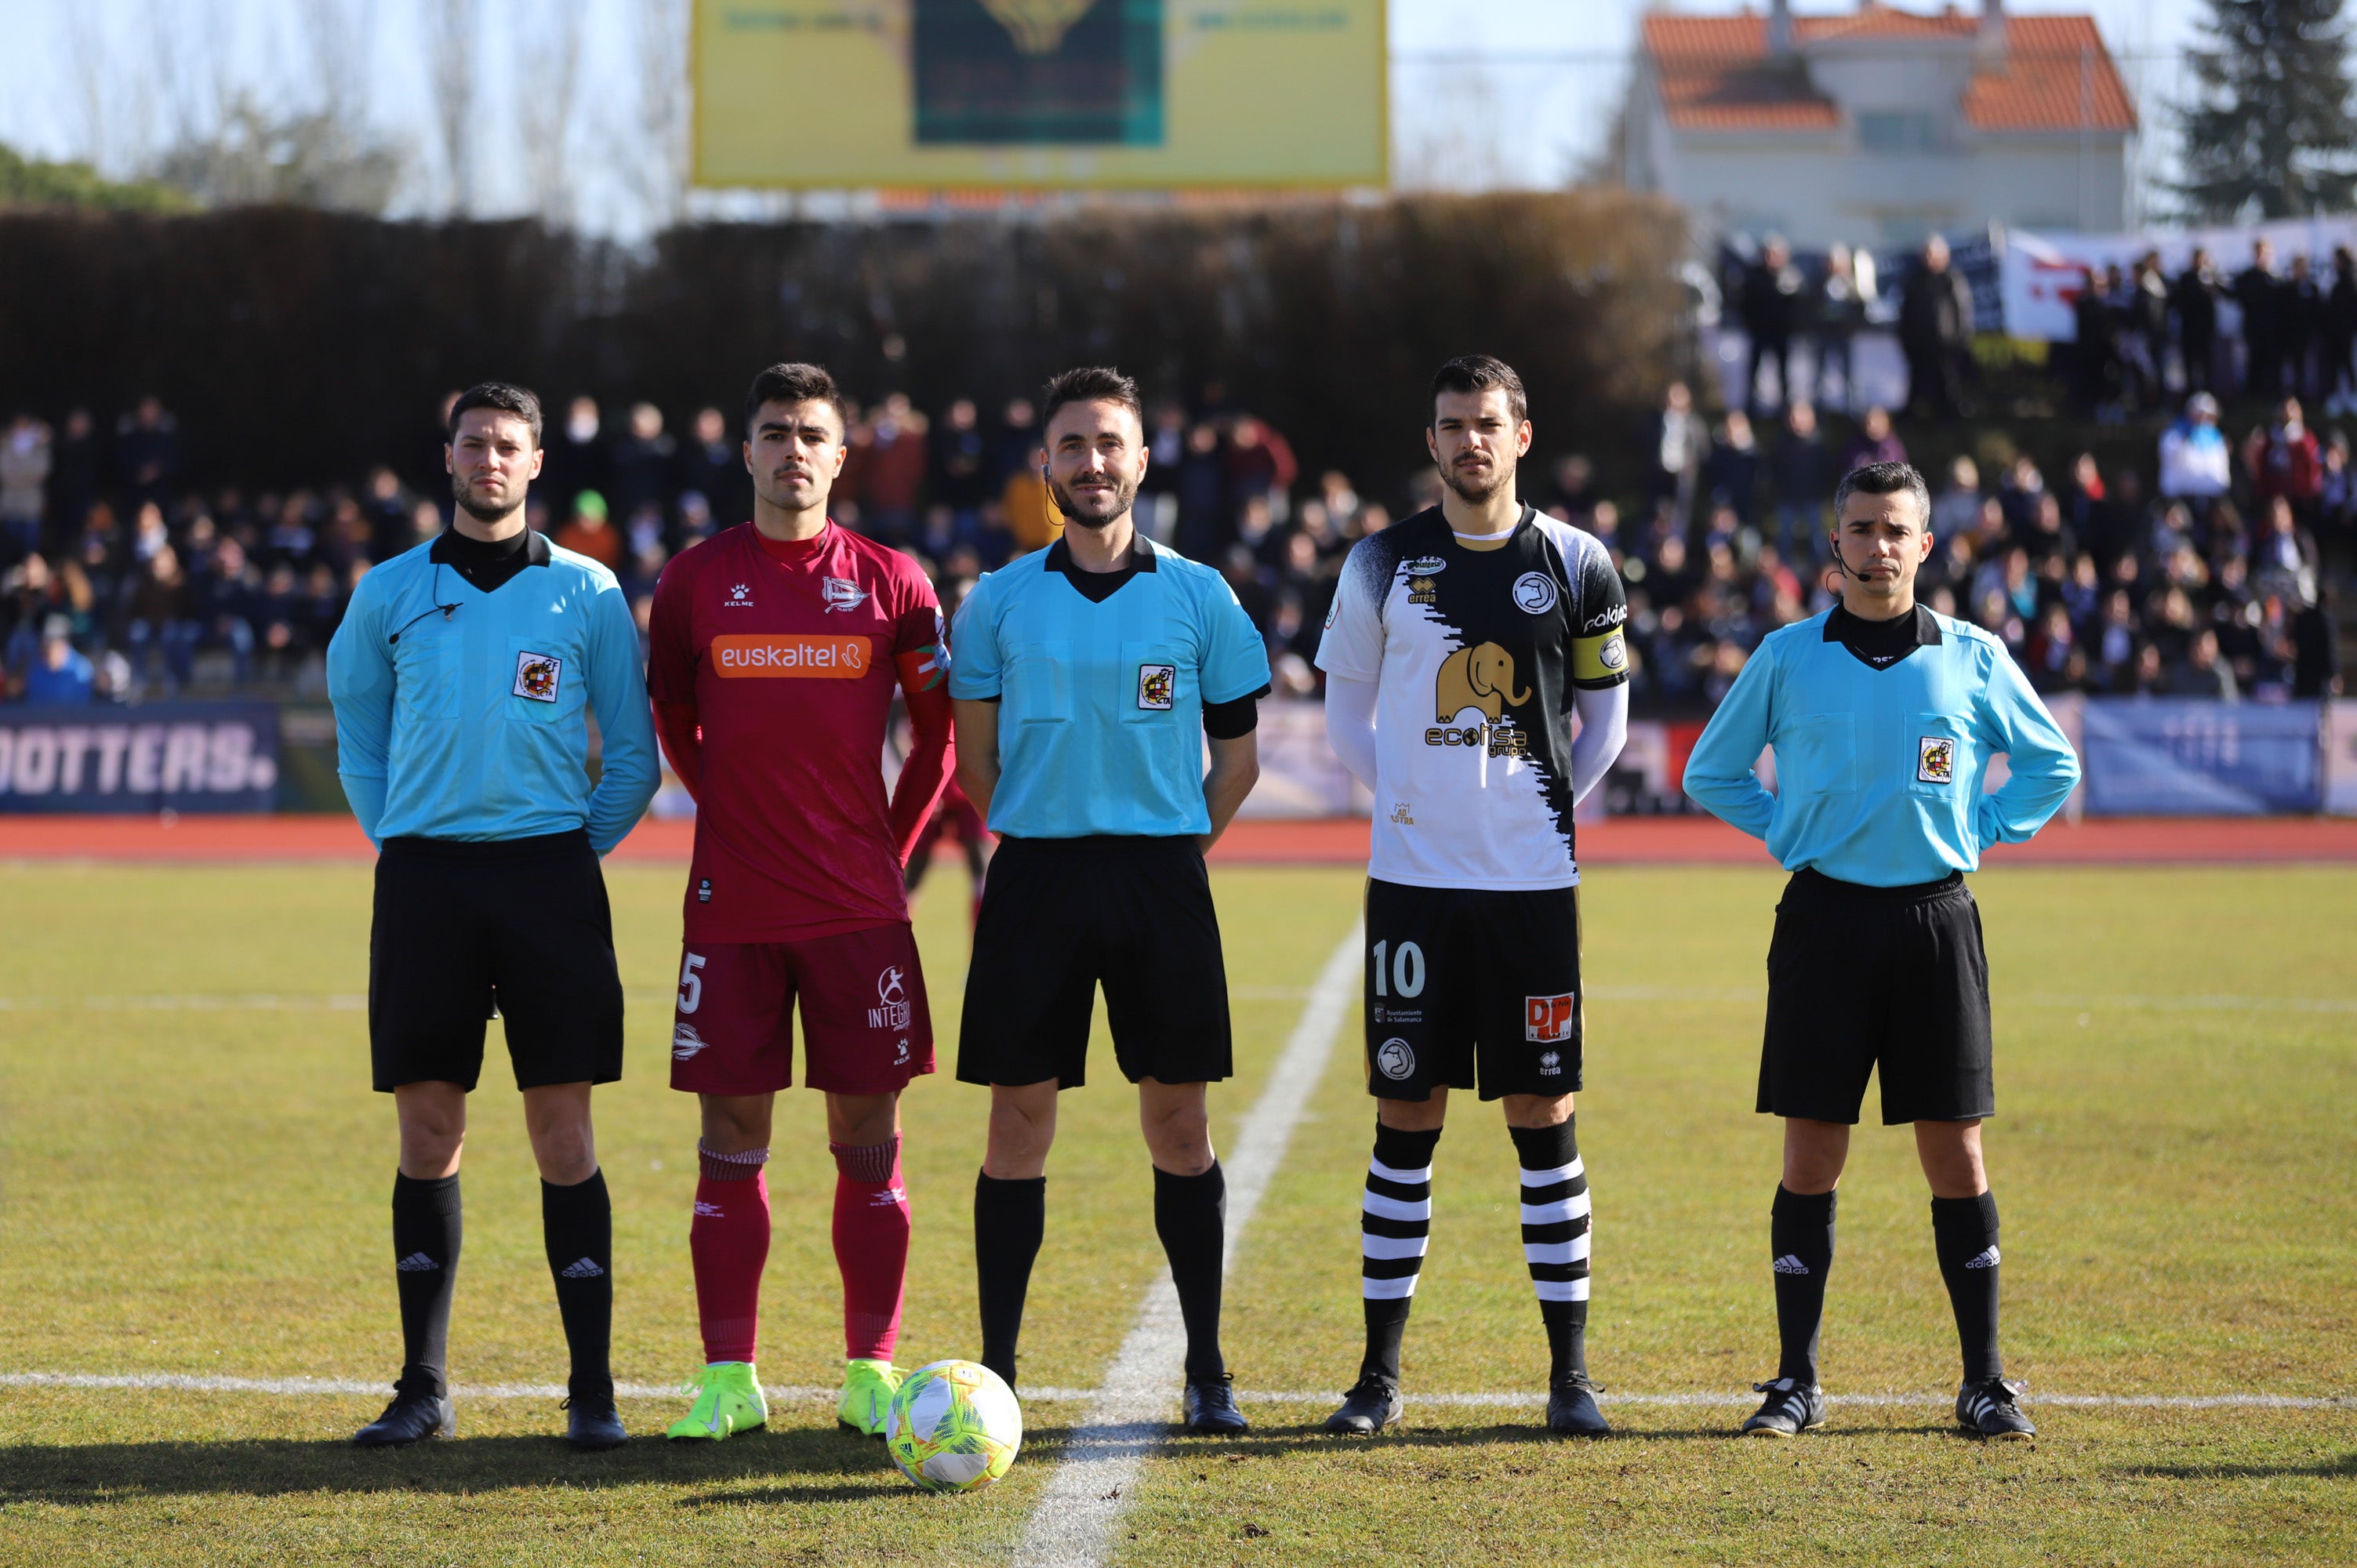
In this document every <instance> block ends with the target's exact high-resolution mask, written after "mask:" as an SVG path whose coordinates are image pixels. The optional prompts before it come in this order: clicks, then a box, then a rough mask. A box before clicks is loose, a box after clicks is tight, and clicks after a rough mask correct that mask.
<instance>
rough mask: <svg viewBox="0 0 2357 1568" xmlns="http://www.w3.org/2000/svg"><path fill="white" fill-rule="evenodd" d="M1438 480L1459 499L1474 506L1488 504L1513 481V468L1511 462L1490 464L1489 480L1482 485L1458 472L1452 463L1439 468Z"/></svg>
mask: <svg viewBox="0 0 2357 1568" xmlns="http://www.w3.org/2000/svg"><path fill="white" fill-rule="evenodd" d="M1440 482H1441V483H1442V484H1444V485H1447V486H1448V488H1449V489H1451V490H1453V491H1455V492H1456V493H1457V498H1458V499H1459V500H1464V501H1470V502H1471V503H1472V504H1473V505H1475V506H1483V505H1486V504H1488V502H1489V501H1490V499H1491V497H1493V496H1495V495H1496V494H1497V493H1498V492H1499V491H1501V490H1502V489H1505V488H1506V487H1507V486H1508V485H1511V484H1512V483H1513V482H1514V470H1513V467H1512V465H1511V464H1508V465H1505V466H1503V467H1498V466H1492V467H1491V470H1490V482H1489V483H1488V484H1486V485H1484V484H1480V483H1478V482H1477V481H1475V480H1472V479H1469V478H1465V477H1464V476H1463V475H1462V474H1460V473H1458V470H1457V466H1456V465H1455V464H1453V463H1452V464H1450V465H1449V466H1448V467H1445V468H1443V469H1441V470H1440Z"/></svg>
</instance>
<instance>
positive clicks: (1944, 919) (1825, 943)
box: [1760, 870, 1996, 1126]
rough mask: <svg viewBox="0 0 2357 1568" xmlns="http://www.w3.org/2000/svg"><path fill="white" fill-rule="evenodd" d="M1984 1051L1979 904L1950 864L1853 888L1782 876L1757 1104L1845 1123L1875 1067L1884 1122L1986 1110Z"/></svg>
mask: <svg viewBox="0 0 2357 1568" xmlns="http://www.w3.org/2000/svg"><path fill="white" fill-rule="evenodd" d="M1991 1055H1992V1052H1991V1046H1990V1040H1989V1002H1988V958H1987V955H1986V953H1985V952H1984V951H1983V950H1982V948H1981V914H1980V909H1979V908H1978V906H1976V905H1975V904H1974V902H1973V895H1972V890H1971V889H1970V888H1968V887H1966V886H1964V877H1963V876H1962V875H1958V874H1952V875H1949V876H1947V877H1945V878H1943V879H1942V880H1941V881H1938V882H1923V883H1917V884H1914V885H1912V886H1905V887H1863V886H1858V885H1857V884H1856V883H1854V882H1840V881H1836V880H1835V879H1834V878H1833V877H1830V876H1824V875H1819V874H1817V873H1816V872H1814V871H1806V870H1804V871H1799V872H1795V873H1794V874H1793V875H1792V881H1791V882H1789V883H1787V884H1786V885H1785V887H1784V898H1783V902H1781V903H1780V904H1778V905H1777V906H1776V935H1775V938H1774V940H1772V941H1771V942H1770V944H1769V948H1768V1030H1767V1040H1766V1043H1765V1045H1764V1046H1763V1047H1761V1050H1760V1111H1761V1112H1767V1113H1770V1114H1773V1115H1777V1116H1803V1117H1807V1118H1809V1119H1810V1120H1812V1121H1817V1122H1851V1123H1855V1122H1857V1113H1858V1109H1859V1107H1860V1106H1861V1105H1863V1104H1864V1103H1865V1101H1866V1079H1867V1074H1868V1073H1870V1072H1872V1071H1874V1070H1875V1069H1877V1068H1879V1069H1880V1070H1881V1074H1882V1121H1883V1124H1884V1125H1885V1126H1897V1125H1899V1124H1900V1123H1901V1122H1969V1121H1973V1120H1975V1119H1977V1118H1980V1117H1984V1116H1992V1115H1995V1114H1996V1083H1995V1079H1994V1078H1993V1077H1992V1074H1991V1070H1990V1058H1991Z"/></svg>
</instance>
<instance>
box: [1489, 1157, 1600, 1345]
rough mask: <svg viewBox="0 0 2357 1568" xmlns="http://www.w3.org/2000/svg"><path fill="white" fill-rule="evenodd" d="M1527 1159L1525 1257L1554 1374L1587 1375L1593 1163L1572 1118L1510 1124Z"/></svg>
mask: <svg viewBox="0 0 2357 1568" xmlns="http://www.w3.org/2000/svg"><path fill="white" fill-rule="evenodd" d="M1506 1131H1507V1132H1508V1133H1511V1134H1512V1137H1513V1140H1514V1156H1515V1158H1516V1159H1517V1160H1518V1161H1520V1162H1521V1165H1522V1174H1521V1182H1522V1189H1523V1261H1524V1262H1526V1263H1527V1264H1528V1265H1529V1266H1530V1271H1531V1288H1532V1289H1533V1290H1534V1291H1536V1292H1537V1293H1538V1298H1539V1319H1540V1321H1541V1322H1543V1323H1544V1324H1545V1325H1546V1337H1547V1360H1548V1363H1549V1366H1548V1370H1547V1381H1548V1383H1549V1384H1550V1385H1554V1384H1557V1383H1561V1382H1563V1381H1565V1380H1566V1379H1571V1378H1586V1377H1587V1249H1588V1226H1589V1215H1588V1199H1587V1166H1586V1165H1583V1164H1582V1163H1581V1161H1580V1158H1579V1133H1578V1132H1577V1130H1576V1127H1575V1123H1574V1121H1573V1119H1572V1118H1571V1117H1568V1116H1566V1117H1565V1118H1564V1119H1563V1121H1562V1122H1559V1123H1557V1124H1556V1125H1555V1126H1553V1127H1509V1128H1508V1129H1506Z"/></svg>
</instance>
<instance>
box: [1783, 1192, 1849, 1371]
mask: <svg viewBox="0 0 2357 1568" xmlns="http://www.w3.org/2000/svg"><path fill="white" fill-rule="evenodd" d="M1835 1196H1836V1195H1835V1194H1834V1193H1830V1192H1813V1193H1800V1192H1792V1191H1790V1190H1788V1189H1787V1188H1786V1187H1784V1186H1783V1185H1782V1184H1781V1183H1779V1184H1778V1186H1777V1187H1776V1205H1775V1207H1774V1208H1771V1209H1770V1210H1769V1219H1768V1251H1769V1255H1770V1257H1772V1258H1774V1259H1775V1261H1776V1262H1775V1269H1776V1332H1777V1334H1778V1336H1779V1337H1781V1339H1782V1340H1783V1349H1782V1352H1781V1356H1780V1357H1779V1359H1778V1360H1777V1362H1776V1376H1777V1377H1778V1378H1780V1379H1782V1378H1790V1379H1792V1380H1793V1381H1794V1382H1797V1383H1799V1384H1800V1385H1801V1386H1803V1388H1808V1387H1812V1386H1813V1385H1814V1384H1815V1383H1816V1381H1817V1334H1818V1331H1819V1329H1821V1328H1822V1327H1823V1326H1824V1320H1825V1275H1826V1274H1828V1273H1831V1272H1832V1271H1833V1266H1834V1208H1835Z"/></svg>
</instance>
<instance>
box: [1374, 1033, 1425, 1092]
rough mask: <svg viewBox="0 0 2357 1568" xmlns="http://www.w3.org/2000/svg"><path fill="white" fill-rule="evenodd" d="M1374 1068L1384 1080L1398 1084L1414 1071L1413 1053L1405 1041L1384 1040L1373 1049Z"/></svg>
mask: <svg viewBox="0 0 2357 1568" xmlns="http://www.w3.org/2000/svg"><path fill="white" fill-rule="evenodd" d="M1375 1066H1376V1067H1377V1068H1378V1069H1382V1072H1383V1076H1384V1077H1385V1078H1387V1079H1391V1080H1392V1081H1393V1082H1394V1083H1397V1082H1400V1081H1402V1080H1404V1079H1406V1078H1408V1077H1409V1076H1410V1075H1412V1074H1413V1073H1414V1072H1415V1051H1414V1050H1412V1049H1410V1048H1409V1047H1408V1043H1407V1042H1406V1041H1405V1040H1401V1039H1390V1040H1385V1041H1384V1042H1383V1044H1382V1045H1381V1046H1378V1047H1376V1048H1375Z"/></svg>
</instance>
